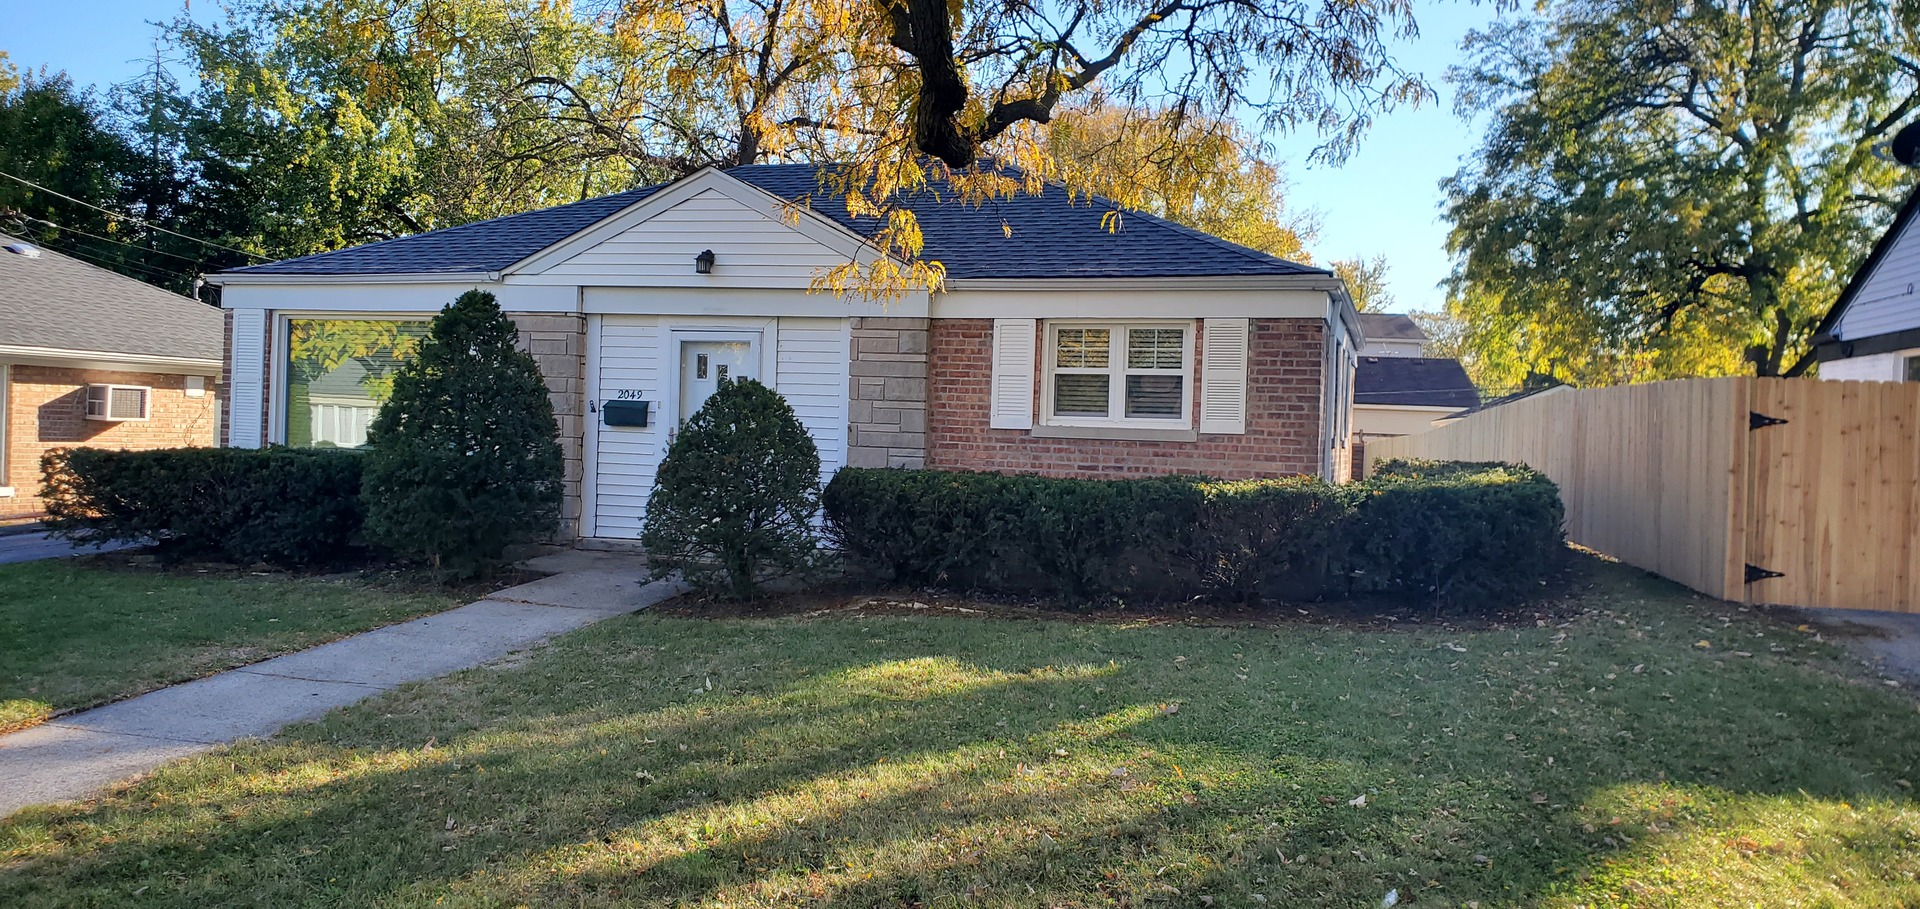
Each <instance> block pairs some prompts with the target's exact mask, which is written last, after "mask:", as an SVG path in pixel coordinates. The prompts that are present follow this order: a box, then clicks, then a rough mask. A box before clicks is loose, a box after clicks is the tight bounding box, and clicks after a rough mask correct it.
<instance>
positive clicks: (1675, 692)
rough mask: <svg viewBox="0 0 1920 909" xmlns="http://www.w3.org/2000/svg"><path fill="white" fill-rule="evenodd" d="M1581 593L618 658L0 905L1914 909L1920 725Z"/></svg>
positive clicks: (180, 792) (58, 844)
mask: <svg viewBox="0 0 1920 909" xmlns="http://www.w3.org/2000/svg"><path fill="white" fill-rule="evenodd" d="M1591 571H1592V572H1593V582H1592V583H1593V585H1594V586H1593V587H1592V588H1591V589H1590V590H1588V591H1587V592H1586V593H1585V594H1584V595H1583V602H1584V604H1585V606H1586V611H1585V612H1583V613H1580V614H1577V615H1574V616H1573V617H1571V618H1568V619H1565V620H1547V621H1543V622H1541V623H1539V624H1534V623H1531V622H1529V623H1524V624H1523V625H1521V626H1520V627H1512V628H1502V629H1494V630H1460V629H1451V630H1450V629H1446V628H1440V627H1435V626H1425V627H1413V628H1401V629H1390V628H1386V627H1378V628H1374V627H1362V628H1334V627H1318V626H1298V625H1290V626H1281V627H1274V628H1257V627H1236V628H1227V627H1199V626H1190V625H1164V624H1160V625H1156V624H1146V623H1142V624H1138V625H1122V624H1093V623H1078V622H1068V621H1059V622H1055V621H1037V620H1036V621H1028V620H1018V619H1004V618H1003V619H991V618H984V617H979V616H964V615H954V614H947V615H941V614H931V613H933V612H934V611H932V610H929V611H927V613H923V614H916V615H907V616H896V615H889V616H873V615H867V616H862V615H854V614H848V613H844V612H843V613H837V614H832V615H821V616H810V617H789V618H772V619H733V620H701V619H688V618H674V617H668V616H648V615H644V614H642V615H638V616H632V617H627V618H622V619H615V620H612V621H608V622H605V623H602V624H600V625H597V626H594V627H592V628H590V629H586V630H583V631H581V632H578V633H575V634H572V635H569V636H566V637H564V638H562V639H560V640H558V641H557V642H555V643H554V644H552V645H550V646H549V647H547V648H544V649H542V650H540V651H537V652H535V653H533V654H531V655H530V656H528V657H527V658H526V659H525V660H523V661H521V662H519V663H517V664H515V665H510V666H501V667H496V668H491V669H479V670H473V671H469V672H466V673H462V674H459V675H456V676H452V677H450V678H448V679H443V680H440V681H436V682H432V683H426V684H420V685H415V686H410V687H408V688H405V689H402V690H400V691H398V692H395V693H392V694H389V695H387V696H383V697H381V698H378V699H376V700H374V701H370V702H367V703H366V704H364V705H361V706H359V707H355V708H351V709H347V710H343V711H338V712H336V713H334V714H331V715H329V716H328V717H327V718H326V719H324V720H323V721H320V722H318V723H314V724H309V725H305V726H301V727H296V728H295V729H293V730H291V731H289V732H288V733H286V734H285V735H283V736H282V737H280V738H278V739H275V740H273V741H269V742H257V743H248V744H242V745H238V746H235V747H232V748H228V749H225V750H222V751H219V752H216V753H214V754H212V755H210V756H207V757H204V758H199V759H192V760H186V761H182V762H178V763H174V764H171V765H169V766H168V767H166V768H165V769H163V770H162V771H160V772H159V773H158V774H156V775H155V776H153V777H151V778H149V779H147V780H145V781H143V782H140V783H137V784H135V785H132V786H129V787H126V788H122V789H120V790H118V791H116V792H114V793H112V794H110V795H109V796H108V797H106V798H105V799H103V800H102V801H100V802H98V803H95V804H90V805H85V806H66V807H42V808H34V809H28V810H27V811H25V812H22V813H20V814H18V815H15V816H14V817H13V818H12V819H11V820H10V821H7V822H4V823H0V905H5V906H8V907H10V909H29V907H41V906H131V905H152V906H182V907H188V906H191V907H202V906H224V905H274V906H296V905H306V906H328V907H337V906H372V905H378V906H387V907H406V906H520V905H535V906H614V905H636V906H672V905H713V906H720V905H725V906H732V907H776V906H777V907H786V906H816V905H826V906H909V907H949V906H1008V907H1013V906H1019V907H1028V906H1036V907H1037V906H1119V905H1128V906H1157V905H1168V906H1216V907H1229V906H1236V907H1237V906H1246V907H1253V906H1355V907H1367V906H1378V905H1380V903H1381V899H1382V897H1384V896H1385V895H1386V894H1387V892H1388V891H1389V890H1395V891H1398V893H1399V896H1400V899H1401V902H1402V905H1411V906H1471V905H1476V904H1477V905H1479V906H1482V907H1495V906H1549V907H1563V909H1571V907H1575V906H1584V907H1597V906H1624V905H1633V906H1724V905H1769V906H1795V905H1820V906H1863V907H1864V906H1873V907H1882V906H1895V905H1916V904H1920V881H1917V880H1916V875H1917V874H1920V805H1916V803H1915V801H1914V794H1913V790H1912V789H1911V788H1910V786H1911V783H1912V782H1913V781H1915V780H1916V779H1920V776H1917V774H1920V768H1916V766H1915V764H1916V761H1920V710H1917V709H1916V705H1915V703H1914V702H1913V701H1912V700H1910V699H1908V698H1907V697H1905V696H1904V694H1903V693H1901V692H1896V691H1893V690H1891V689H1888V688H1885V687H1884V686H1882V685H1880V684H1879V683H1878V681H1877V680H1873V679H1867V678H1864V677H1861V676H1859V675H1858V674H1857V673H1855V672H1854V671H1853V670H1852V669H1849V668H1848V665H1849V664H1847V663H1845V662H1844V661H1843V660H1842V659H1841V658H1840V657H1839V656H1838V655H1837V654H1836V653H1835V652H1834V651H1832V650H1831V649H1829V647H1828V646H1827V645H1825V644H1822V643H1819V642H1816V641H1814V640H1813V639H1812V637H1811V635H1808V634H1805V633H1803V632H1799V631H1796V630H1794V629H1792V628H1788V627H1784V626H1780V625H1775V624H1771V623H1767V622H1763V621H1760V620H1757V619H1755V618H1754V617H1753V616H1752V615H1750V614H1745V613H1741V612H1738V611H1734V610H1733V608H1732V607H1727V606H1723V605H1720V604H1711V603H1705V602H1702V601H1698V600H1695V599H1693V598H1691V597H1689V596H1687V595H1685V594H1682V593H1678V592H1676V591H1675V590H1674V589H1673V588H1671V587H1668V586H1666V585H1664V584H1652V583H1648V582H1644V581H1641V580H1639V578H1638V577H1637V576H1636V575H1635V574H1634V573H1632V572H1628V571H1625V570H1622V569H1618V568H1614V567H1608V566H1597V565H1596V566H1594V567H1593V568H1592V569H1591ZM1702 642H1704V645H1703V643H1702ZM1748 654H1750V655H1748ZM1362 796H1364V797H1365V798H1364V800H1363V799H1362V798H1361V797H1362Z"/></svg>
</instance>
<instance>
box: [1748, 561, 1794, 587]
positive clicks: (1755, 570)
mask: <svg viewBox="0 0 1920 909" xmlns="http://www.w3.org/2000/svg"><path fill="white" fill-rule="evenodd" d="M1786 576H1787V574H1786V572H1784V571H1769V570H1767V569H1765V568H1761V567H1760V566H1758V565H1755V564H1753V563H1751V562H1749V563H1747V583H1749V584H1751V583H1753V582H1755V581H1764V580H1766V579H1768V578H1784V577H1786Z"/></svg>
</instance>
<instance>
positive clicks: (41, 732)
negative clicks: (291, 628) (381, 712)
mask: <svg viewBox="0 0 1920 909" xmlns="http://www.w3.org/2000/svg"><path fill="white" fill-rule="evenodd" d="M528 565H529V567H531V568H533V569H534V570H539V571H558V572H559V573H558V574H554V575H552V576H550V577H546V578H542V579H540V580H537V581H534V582H532V583H528V584H522V585H520V586H518V587H509V588H507V589H505V590H502V591H500V592H498V593H495V594H493V595H492V596H489V597H487V598H486V599H484V600H480V601H479V602H476V603H469V604H467V605H465V606H461V607H459V608H457V609H451V610H448V611H446V612H442V613H439V614H438V615H431V616H427V617H425V618H420V619H414V620H413V621H411V622H403V623H401V624H398V625H389V626H387V627H385V628H379V629H375V630H373V631H369V632H366V633H364V634H357V635H354V636H352V637H349V638H343V639H341V640H338V641H335V642H333V643H331V644H323V645H321V646H319V647H315V648H313V649H311V650H303V651H300V652H299V653H291V654H288V655H286V656H282V657H275V658H274V659H271V660H266V661H263V662H259V663H254V664H252V665H250V666H243V667H241V668H239V669H234V670H230V671H228V672H222V673H220V674H218V675H212V676H208V677H206V678H204V679H199V680H197V681H193V682H187V683H185V684H182V685H175V686H173V687H170V688H162V689H160V690H158V691H153V692H149V693H147V694H143V695H140V696H139V697H136V698H130V699H128V700H125V701H120V702H118V703H115V704H108V705H107V706H105V707H100V708H96V709H94V710H88V711H85V712H83V713H76V714H72V715H69V716H64V717H60V718H58V719H55V720H52V721H50V722H48V723H46V724H44V725H41V726H36V727H34V728H32V729H27V730H24V731H21V732H16V733H13V734H11V735H6V736H0V817H5V816H7V815H9V814H12V813H13V812H15V811H17V810H19V809H21V808H23V807H26V806H28V805H35V804H40V803H43V802H54V801H61V800H66V799H78V798H84V797H86V796H89V795H91V794H93V793H95V792H96V791H98V790H99V789H101V788H102V787H104V786H106V785H107V784H109V783H112V782H114V781H115V780H119V779H123V778H125V777H128V776H132V775H135V774H139V773H146V772H148V771H150V770H153V769H154V768H156V767H158V766H160V765H161V764H163V763H165V762H167V761H170V760H172V759H174V758H177V757H182V756H185V755H189V754H194V753H197V752H201V751H207V750H210V749H212V748H215V747H217V746H219V745H223V744H226V743H228V742H233V741H236V740H239V739H243V738H250V737H260V736H268V735H272V734H273V733H275V732H277V731H279V730H280V728H281V727H283V726H286V725H288V724H290V723H297V722H301V721H303V720H311V719H315V718H317V717H319V716H321V715H322V714H324V713H326V712H327V711H329V710H332V709H334V708H336V707H345V706H347V705H349V704H353V703H357V702H359V701H361V700H364V699H366V698H369V697H372V696H374V695H376V694H379V693H380V692H382V691H386V690H388V689H391V688H394V687H396V686H399V685H402V684H405V683H407V682H412V681H417V680H420V679H428V678H433V677H435V676H440V675H445V674H447V673H450V672H456V671H458V670H461V669H466V668H468V667H472V666H478V665H481V664H484V663H487V662H490V661H493V660H497V659H500V658H501V657H504V656H506V655H507V654H509V653H512V652H514V651H516V650H522V649H525V648H526V647H529V646H531V645H533V644H537V643H539V642H541V641H544V640H546V639H548V638H551V637H553V636H555V635H558V634H561V633H564V632H568V631H572V630H574V629H576V628H583V627H585V626H587V625H591V624H593V623H595V622H598V621H600V620H602V619H608V618H612V617H614V616H617V615H622V614H625V613H629V612H634V611H636V610H640V609H644V608H646V607H648V606H651V605H653V604H655V603H658V602H660V601H661V600H664V599H667V598H668V597H671V596H673V595H674V594H676V593H679V592H680V590H681V589H682V588H681V586H680V585H679V584H678V583H676V582H669V581H662V582H657V583H651V584H649V583H646V582H645V580H644V579H645V577H646V568H645V565H644V564H643V563H642V561H641V560H640V559H639V558H638V557H636V556H633V555H629V554H621V553H604V552H578V551H563V552H559V553H555V554H553V555H547V556H542V557H540V558H537V559H534V560H532V561H531V562H529V563H528Z"/></svg>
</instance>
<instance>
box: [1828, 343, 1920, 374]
mask: <svg viewBox="0 0 1920 909" xmlns="http://www.w3.org/2000/svg"><path fill="white" fill-rule="evenodd" d="M1909 357H1920V347H1915V348H1912V349H1909V350H1896V351H1893V352H1891V353H1878V354H1868V355H1867V356H1864V357H1848V358H1847V359H1844V360H1828V361H1827V362H1825V363H1822V364H1820V378H1822V379H1826V380H1828V381H1839V382H1904V381H1906V378H1907V359H1908V358H1909Z"/></svg>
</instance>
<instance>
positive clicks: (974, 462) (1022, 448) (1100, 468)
mask: <svg viewBox="0 0 1920 909" xmlns="http://www.w3.org/2000/svg"><path fill="white" fill-rule="evenodd" d="M1251 330H1252V337H1251V338H1250V340H1249V348H1248V358H1247V370H1248V375H1247V431H1246V433H1244V434H1240V435H1223V434H1213V433H1201V434H1200V435H1199V436H1198V438H1197V439H1196V440H1195V441H1192V442H1166V441H1113V440H1100V439H1063V438H1047V437H1043V436H1038V435H1034V434H1032V433H1030V432H1027V431H1025V430H1018V429H993V428H991V427H990V426H988V422H987V405H988V400H989V398H990V390H991V388H992V381H993V320H992V319H936V320H934V322H933V331H932V350H933V354H932V364H933V369H932V372H931V375H930V377H931V378H932V380H933V382H932V384H933V395H932V397H931V398H930V399H929V400H928V405H929V407H928V411H927V413H928V428H929V431H928V445H927V466H928V467H932V468H936V469H940V470H992V471H1001V472H1005V473H1029V474H1041V475H1044V476H1056V477H1147V476H1160V475H1165V474H1177V473H1178V474H1205V475H1207V476H1213V477H1220V478H1222V479H1234V480H1238V479H1255V478H1265V477H1281V476H1291V475H1306V476H1318V475H1319V473H1320V455H1321V446H1322V445H1323V444H1324V442H1323V440H1322V439H1321V435H1322V433H1321V422H1320V421H1321V412H1322V401H1323V400H1324V395H1323V389H1322V384H1321V382H1322V379H1323V376H1322V372H1323V369H1322V365H1323V364H1324V363H1325V360H1326V347H1325V337H1326V323H1324V322H1322V321H1320V320H1319V319H1256V320H1254V321H1253V324H1252V326H1251ZM1200 331H1201V333H1202V334H1204V333H1205V332H1206V321H1205V320H1201V323H1200ZM1036 343H1037V338H1036ZM1041 359H1042V358H1040V357H1036V358H1035V360H1036V362H1037V361H1039V360H1041ZM1036 372H1037V368H1036ZM1196 373H1197V371H1196ZM1041 386H1042V383H1041V382H1040V381H1039V379H1038V376H1037V375H1036V378H1035V381H1034V389H1035V404H1036V406H1037V404H1038V396H1039V389H1040V388H1041ZM1194 394H1195V395H1196V396H1197V395H1198V394H1199V389H1198V388H1196V389H1194ZM1196 400H1197V398H1196ZM1196 408H1197V404H1196ZM1038 412H1039V411H1038V410H1037V409H1036V410H1035V413H1036V414H1037V413H1038ZM1343 454H1344V452H1343Z"/></svg>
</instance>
